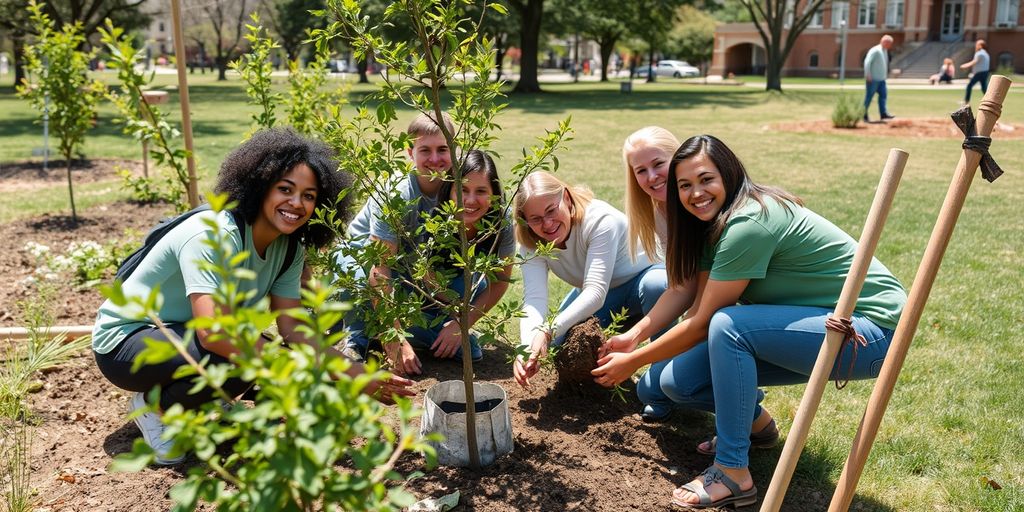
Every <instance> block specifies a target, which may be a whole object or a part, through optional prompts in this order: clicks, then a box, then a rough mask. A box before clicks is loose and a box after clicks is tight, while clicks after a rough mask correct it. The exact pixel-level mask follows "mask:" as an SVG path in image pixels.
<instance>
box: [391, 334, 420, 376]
mask: <svg viewBox="0 0 1024 512" xmlns="http://www.w3.org/2000/svg"><path fill="white" fill-rule="evenodd" d="M384 351H385V352H387V355H388V359H389V360H390V361H391V362H392V363H393V364H394V365H395V368H394V372H395V374H397V375H402V376H408V375H419V374H420V373H422V372H423V365H422V364H421V363H420V358H419V357H416V352H415V351H414V350H413V349H412V345H409V342H407V341H405V340H402V342H401V343H387V344H385V345H384Z"/></svg>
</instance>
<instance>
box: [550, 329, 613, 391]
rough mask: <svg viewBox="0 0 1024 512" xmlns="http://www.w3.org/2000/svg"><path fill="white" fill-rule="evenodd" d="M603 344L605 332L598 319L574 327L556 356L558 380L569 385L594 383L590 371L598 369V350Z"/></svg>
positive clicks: (567, 334) (566, 335) (566, 334)
mask: <svg viewBox="0 0 1024 512" xmlns="http://www.w3.org/2000/svg"><path fill="white" fill-rule="evenodd" d="M603 342H604V332H603V331H602V330H601V323H600V322H599V321H598V320H597V317H593V316H592V317H590V318H589V319H587V320H586V321H585V322H582V323H579V324H577V325H574V326H572V328H570V329H569V332H567V333H565V342H564V343H562V346H561V347H559V348H558V352H557V353H556V354H555V370H556V371H557V372H558V378H559V379H561V380H562V381H564V382H567V383H583V384H590V383H593V382H594V377H593V376H592V375H591V374H590V371H591V370H593V369H594V368H597V350H598V349H599V348H601V343H603Z"/></svg>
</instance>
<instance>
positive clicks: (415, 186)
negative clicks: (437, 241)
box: [348, 174, 437, 251]
mask: <svg viewBox="0 0 1024 512" xmlns="http://www.w3.org/2000/svg"><path fill="white" fill-rule="evenodd" d="M387 188H388V190H387V191H386V192H385V194H384V195H383V197H387V198H392V197H396V196H397V197H398V198H400V199H401V201H402V202H403V203H404V204H405V205H406V206H409V205H412V206H413V207H410V208H405V215H403V216H402V224H403V227H404V228H405V232H406V233H410V234H411V233H416V230H417V228H418V227H419V225H420V223H421V222H422V218H423V214H424V213H427V212H430V211H431V210H433V209H434V207H435V206H437V198H436V197H428V196H425V195H423V192H422V191H421V190H420V184H419V181H417V180H416V174H410V175H408V176H405V177H403V178H401V179H399V180H396V181H394V182H392V183H391V184H390V185H389V186H388V187H387ZM380 197H382V196H379V195H377V194H374V195H373V196H372V197H370V198H369V199H368V200H367V201H366V204H364V205H363V207H362V208H360V209H359V213H356V216H355V217H354V218H353V219H352V222H351V223H350V224H349V225H348V238H349V244H351V245H353V246H355V247H362V246H363V245H365V244H366V243H368V242H369V238H370V237H371V236H373V237H376V238H379V239H381V240H383V241H385V242H389V243H393V244H396V245H398V242H399V240H398V235H397V234H396V233H395V231H394V230H393V229H392V228H391V226H390V225H389V224H388V223H387V220H386V219H385V218H384V215H383V211H382V210H383V208H382V207H381V206H382V205H381V204H380V203H379V199H380ZM406 242H408V241H406ZM406 245H408V244H406ZM412 248H413V247H411V246H410V247H399V250H400V251H401V250H402V249H406V250H410V249H412Z"/></svg>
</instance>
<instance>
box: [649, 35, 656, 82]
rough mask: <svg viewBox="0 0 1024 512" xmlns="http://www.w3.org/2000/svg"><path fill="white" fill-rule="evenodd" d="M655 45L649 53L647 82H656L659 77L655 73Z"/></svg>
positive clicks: (651, 46)
mask: <svg viewBox="0 0 1024 512" xmlns="http://www.w3.org/2000/svg"><path fill="white" fill-rule="evenodd" d="M654 71H655V70H654V45H653V44H652V45H650V49H649V50H648V53H647V81H648V82H656V81H657V77H656V75H655V72H654Z"/></svg>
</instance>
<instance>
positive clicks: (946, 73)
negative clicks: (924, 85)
mask: <svg viewBox="0 0 1024 512" xmlns="http://www.w3.org/2000/svg"><path fill="white" fill-rule="evenodd" d="M954 75H956V66H954V65H953V59H951V58H949V57H946V58H945V59H942V67H940V68H939V72H938V73H935V74H934V75H932V76H931V77H930V78H928V83H930V84H932V85H935V84H936V83H940V84H951V83H953V76H954Z"/></svg>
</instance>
